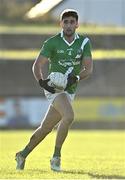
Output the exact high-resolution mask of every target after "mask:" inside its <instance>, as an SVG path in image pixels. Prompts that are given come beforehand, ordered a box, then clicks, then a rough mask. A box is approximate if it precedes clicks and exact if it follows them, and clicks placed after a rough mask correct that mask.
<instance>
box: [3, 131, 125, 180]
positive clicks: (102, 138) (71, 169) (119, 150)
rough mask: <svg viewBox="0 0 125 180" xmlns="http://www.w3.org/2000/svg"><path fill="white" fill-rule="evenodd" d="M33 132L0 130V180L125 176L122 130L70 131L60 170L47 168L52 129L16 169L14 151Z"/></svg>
mask: <svg viewBox="0 0 125 180" xmlns="http://www.w3.org/2000/svg"><path fill="white" fill-rule="evenodd" d="M32 132H33V131H1V132H0V156H1V158H0V179H125V132H123V131H70V132H69V136H68V138H67V140H66V142H65V144H64V146H63V149H62V169H63V171H62V172H60V173H56V172H52V171H51V170H50V167H49V160H50V157H51V155H52V153H53V148H54V140H55V135H56V134H55V131H54V132H52V133H51V134H50V135H48V137H47V138H46V139H45V140H44V141H43V143H41V144H40V145H39V146H38V147H37V148H36V149H35V150H34V151H33V152H32V153H31V154H30V155H29V157H28V158H27V162H26V168H25V170H24V171H21V172H20V171H16V170H15V166H16V163H15V160H14V156H15V153H16V152H17V151H19V150H20V149H22V148H23V147H24V146H25V144H26V143H27V141H28V140H29V138H30V136H31V134H32Z"/></svg>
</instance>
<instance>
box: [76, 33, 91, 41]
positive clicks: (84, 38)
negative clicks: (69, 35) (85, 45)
mask: <svg viewBox="0 0 125 180" xmlns="http://www.w3.org/2000/svg"><path fill="white" fill-rule="evenodd" d="M78 36H79V39H80V40H81V41H84V40H86V41H89V40H90V39H89V37H88V36H86V35H81V34H78Z"/></svg>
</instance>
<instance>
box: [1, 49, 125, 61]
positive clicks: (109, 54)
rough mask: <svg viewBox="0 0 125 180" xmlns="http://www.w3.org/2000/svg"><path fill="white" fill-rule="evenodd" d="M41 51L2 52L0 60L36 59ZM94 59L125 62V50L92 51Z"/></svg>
mask: <svg viewBox="0 0 125 180" xmlns="http://www.w3.org/2000/svg"><path fill="white" fill-rule="evenodd" d="M38 53H39V50H38V49H33V50H0V59H6V58H7V59H10V60H14V59H22V60H25V59H35V58H36V56H37V55H38ZM92 55H93V59H96V60H101V59H110V58H113V59H116V60H117V59H119V58H120V59H123V60H125V50H120V49H116V50H99V49H98V50H93V51H92Z"/></svg>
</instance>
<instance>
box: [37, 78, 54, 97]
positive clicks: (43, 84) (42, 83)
mask: <svg viewBox="0 0 125 180" xmlns="http://www.w3.org/2000/svg"><path fill="white" fill-rule="evenodd" d="M49 81H50V79H45V80H43V79H40V80H39V85H40V86H41V87H42V88H44V89H45V90H47V91H49V92H50V93H52V94H54V93H55V89H54V87H51V86H49V85H48V82H49Z"/></svg>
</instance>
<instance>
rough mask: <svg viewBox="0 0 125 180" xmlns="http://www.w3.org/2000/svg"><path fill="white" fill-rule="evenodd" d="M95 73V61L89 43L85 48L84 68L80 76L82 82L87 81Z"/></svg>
mask: <svg viewBox="0 0 125 180" xmlns="http://www.w3.org/2000/svg"><path fill="white" fill-rule="evenodd" d="M92 71H93V61H92V54H91V43H90V41H88V42H87V43H86V45H85V46H84V51H83V59H82V68H81V71H80V74H79V77H80V80H82V79H86V78H88V77H89V76H90V74H92Z"/></svg>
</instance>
